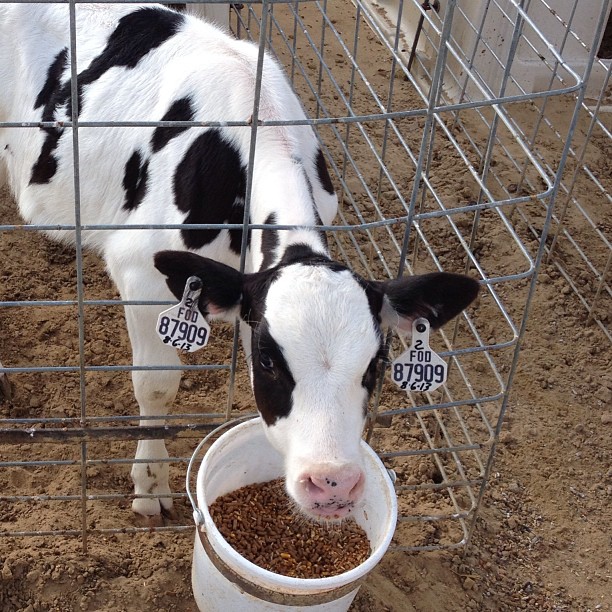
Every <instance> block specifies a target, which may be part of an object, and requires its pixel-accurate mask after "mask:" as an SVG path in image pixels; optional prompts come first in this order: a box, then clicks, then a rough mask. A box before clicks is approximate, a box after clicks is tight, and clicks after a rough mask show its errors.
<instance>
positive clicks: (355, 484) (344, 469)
mask: <svg viewBox="0 0 612 612" xmlns="http://www.w3.org/2000/svg"><path fill="white" fill-rule="evenodd" d="M364 485H365V477H364V475H363V472H362V471H361V470H360V469H359V468H358V467H357V466H353V465H346V466H340V467H337V466H330V465H320V466H317V467H316V468H315V469H312V470H310V471H309V472H306V473H304V474H302V475H301V476H300V478H299V486H300V488H301V489H302V493H303V496H304V501H305V502H306V504H307V505H308V507H309V509H310V510H311V511H312V512H313V513H315V514H318V515H320V516H323V517H338V518H340V517H343V516H346V515H347V514H348V513H350V512H351V510H352V508H353V507H354V506H355V503H356V502H358V501H359V500H360V498H361V495H362V494H363V489H364Z"/></svg>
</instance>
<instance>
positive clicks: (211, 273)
mask: <svg viewBox="0 0 612 612" xmlns="http://www.w3.org/2000/svg"><path fill="white" fill-rule="evenodd" d="M154 263H155V267H156V268H157V269H158V270H159V271H160V272H161V273H162V274H164V275H165V276H166V284H167V285H168V287H169V289H170V291H172V293H173V294H174V295H175V296H176V298H177V299H179V300H180V299H181V298H182V297H183V292H184V290H185V283H186V282H187V279H188V278H189V277H190V276H197V277H198V278H200V279H201V281H202V292H201V293H200V300H199V306H200V310H201V312H202V314H206V315H210V316H211V317H212V318H216V319H224V320H227V321H233V320H234V319H235V318H236V316H238V315H239V313H240V303H241V301H242V285H243V275H242V274H241V273H240V272H238V270H235V269H234V268H231V267H230V266H226V265H225V264H222V263H219V262H218V261H214V260H213V259H208V258H207V257H201V256H200V255H196V254H195V253H190V252H188V251H159V252H158V253H156V254H155V257H154Z"/></svg>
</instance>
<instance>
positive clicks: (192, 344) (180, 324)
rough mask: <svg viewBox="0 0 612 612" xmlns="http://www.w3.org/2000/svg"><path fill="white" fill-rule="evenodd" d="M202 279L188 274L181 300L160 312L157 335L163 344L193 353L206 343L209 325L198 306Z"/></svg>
mask: <svg viewBox="0 0 612 612" xmlns="http://www.w3.org/2000/svg"><path fill="white" fill-rule="evenodd" d="M201 291H202V279H200V278H198V277H197V276H190V277H189V278H188V279H187V282H186V283H185V291H184V292H183V298H182V299H181V301H180V302H179V303H178V304H176V306H172V308H168V310H164V311H163V312H161V313H160V315H159V317H158V319H157V335H158V336H159V337H160V338H161V341H162V342H163V343H164V344H168V345H170V346H173V347H174V348H177V349H179V350H180V351H185V352H188V353H193V352H195V351H197V350H199V349H201V348H203V347H204V346H206V344H207V343H208V337H209V335H210V325H209V324H208V321H207V320H206V319H205V318H204V315H203V314H202V313H201V312H200V309H199V308H198V298H199V297H200V292H201Z"/></svg>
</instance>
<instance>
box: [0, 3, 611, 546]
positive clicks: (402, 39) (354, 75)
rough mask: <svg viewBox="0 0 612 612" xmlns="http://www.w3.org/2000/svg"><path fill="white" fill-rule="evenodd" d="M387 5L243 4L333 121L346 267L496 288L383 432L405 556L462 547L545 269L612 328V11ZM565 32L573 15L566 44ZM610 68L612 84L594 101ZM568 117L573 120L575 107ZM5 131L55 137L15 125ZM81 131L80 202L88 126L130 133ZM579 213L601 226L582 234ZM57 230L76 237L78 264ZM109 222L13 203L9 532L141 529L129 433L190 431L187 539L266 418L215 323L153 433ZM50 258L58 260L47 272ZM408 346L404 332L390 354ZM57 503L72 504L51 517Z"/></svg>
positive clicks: (6, 293)
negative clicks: (44, 233) (204, 447)
mask: <svg viewBox="0 0 612 612" xmlns="http://www.w3.org/2000/svg"><path fill="white" fill-rule="evenodd" d="M204 4H206V3H204ZM211 4H219V3H211ZM388 4H389V6H385V7H383V8H384V10H382V9H381V8H380V7H379V6H377V5H374V4H373V3H371V2H365V1H362V0H355V1H354V2H353V3H347V2H324V1H321V2H314V1H311V2H257V3H249V2H247V3H243V4H242V5H233V6H232V8H231V9H228V11H229V15H230V18H229V25H230V28H231V30H232V31H233V32H234V34H235V35H236V36H238V37H240V38H245V39H252V40H255V41H260V44H261V45H262V46H265V47H266V48H267V49H268V50H269V51H270V52H271V53H272V54H273V55H275V56H276V57H277V58H278V59H279V60H280V62H281V63H282V64H283V65H284V66H285V68H286V71H287V73H288V74H289V76H290V78H291V81H292V84H293V86H294V88H295V90H296V91H297V92H298V93H299V96H300V99H301V101H302V103H303V105H304V107H305V109H306V111H307V114H308V117H309V120H308V123H310V124H312V125H313V126H314V127H315V129H316V131H317V135H318V137H319V139H320V142H321V145H322V148H323V151H324V153H325V156H326V159H327V161H328V164H329V166H330V170H331V173H332V179H333V182H334V184H335V186H336V188H337V189H338V192H339V194H340V197H341V208H340V212H339V215H338V217H337V219H336V223H335V225H333V226H331V227H325V229H326V230H327V231H328V233H329V237H330V243H331V245H332V251H333V253H334V255H335V256H336V257H337V258H338V259H339V260H341V261H344V262H346V263H347V264H350V266H351V267H352V268H353V269H355V270H356V271H357V272H359V273H360V274H362V275H363V276H365V277H368V278H378V279H383V278H395V277H397V276H399V275H402V274H412V273H421V272H426V271H434V270H445V271H453V272H466V273H468V274H470V275H472V276H473V277H475V278H477V279H478V280H479V281H480V282H481V284H482V293H481V296H480V298H479V300H478V303H477V304H475V305H474V306H473V307H471V308H470V309H469V310H468V311H467V312H466V313H465V314H464V315H462V316H461V317H460V318H459V319H458V320H457V322H456V323H454V324H452V325H448V326H447V327H446V328H445V329H444V330H443V331H442V332H440V333H438V334H436V335H435V338H433V340H432V342H433V348H434V349H435V350H437V352H438V353H439V354H440V355H441V356H442V357H443V358H444V359H445V360H446V361H447V362H448V365H449V378H448V381H447V383H446V384H445V385H444V387H443V388H442V389H440V390H438V391H435V392H433V393H418V392H411V393H406V392H404V391H400V390H398V389H396V388H395V387H394V385H393V384H392V383H391V382H390V380H389V372H388V371H386V372H383V374H382V378H381V381H380V384H379V387H378V392H377V394H376V398H375V401H374V402H373V405H372V407H371V414H370V419H369V424H368V427H367V431H366V435H367V438H368V440H369V441H370V443H371V444H372V445H373V446H374V448H375V449H376V450H377V451H378V452H379V454H380V456H381V457H382V458H383V459H384V461H385V463H386V464H387V465H388V466H389V467H390V468H392V469H393V470H394V471H395V473H396V475H397V482H396V487H397V491H398V495H399V498H400V525H399V527H398V533H397V536H396V540H395V546H396V547H397V548H400V549H404V550H429V549H434V548H441V547H444V548H450V547H459V546H463V545H464V544H465V543H466V542H467V541H468V539H469V536H470V532H471V528H472V526H473V522H474V518H475V516H476V512H477V509H478V505H479V503H480V500H481V497H482V493H483V490H484V487H485V485H486V481H487V477H488V472H489V470H490V468H491V462H492V459H493V456H494V451H495V445H496V442H497V438H498V435H499V431H500V427H501V425H502V422H503V419H504V413H505V409H506V405H507V402H508V396H509V393H510V390H511V386H512V380H513V376H514V372H515V368H516V363H517V359H518V354H519V346H520V341H521V338H522V334H523V332H524V330H525V325H526V322H527V317H528V312H529V304H530V300H531V299H532V296H533V292H534V288H535V280H536V272H537V270H538V266H539V264H540V262H541V261H542V259H543V258H544V257H546V258H549V259H550V260H551V261H553V262H554V263H555V265H556V266H557V267H558V269H559V271H560V272H561V273H562V274H563V276H564V277H565V278H566V280H568V281H569V283H570V286H571V288H572V290H573V291H575V292H576V293H577V294H578V295H579V297H580V299H581V301H582V303H583V304H584V306H585V313H586V314H585V317H587V316H588V317H589V318H592V319H593V320H594V321H595V322H596V324H597V325H598V326H600V327H601V328H602V329H604V330H605V331H606V333H607V334H608V337H610V332H609V316H610V315H609V313H610V296H611V290H610V284H609V267H610V222H609V211H610V174H609V173H606V170H605V168H604V160H601V159H597V158H593V157H592V156H591V154H590V146H591V143H592V142H594V141H598V143H601V142H604V141H605V143H606V144H605V146H607V147H609V146H610V121H609V117H610V115H609V114H606V112H605V111H606V107H607V108H608V109H609V105H610V98H609V95H610V94H609V77H610V62H609V61H607V62H606V61H604V60H600V59H598V58H597V55H596V53H597V48H598V43H599V39H600V38H601V35H602V33H603V28H604V26H605V22H606V19H607V15H608V13H609V8H610V7H609V4H610V3H609V2H602V4H601V11H600V14H599V17H598V20H597V22H596V27H595V28H594V30H592V31H591V32H590V34H591V35H592V36H593V38H592V39H589V40H585V39H584V38H583V36H584V34H583V33H582V31H581V32H580V34H579V33H578V30H577V28H574V24H573V21H572V19H573V16H574V15H575V13H576V8H577V5H578V0H575V1H574V3H573V4H572V3H570V4H571V6H570V7H569V8H570V14H569V15H568V16H560V15H559V13H558V12H555V11H554V10H553V9H552V8H551V7H550V6H549V5H548V4H547V3H546V2H545V1H544V0H541V1H539V0H533V1H532V2H523V1H519V0H516V1H514V0H506V1H501V0H499V1H493V0H491V1H490V2H486V3H469V2H456V1H453V0H448V1H447V2H444V3H442V6H441V7H440V9H439V12H436V11H435V10H432V8H431V7H430V6H429V3H419V2H416V1H411V2H396V3H388ZM432 4H434V3H432ZM70 5H71V7H74V3H70ZM476 5H478V6H476ZM349 13H350V18H349ZM340 16H341V17H342V19H340ZM551 16H552V17H551ZM544 17H546V20H547V21H546V24H547V25H546V28H547V30H546V31H545V30H543V27H544V26H543V22H542V19H544ZM549 19H556V20H557V21H556V22H555V24H554V26H555V28H556V29H555V30H554V32H552V31H551V27H552V26H551V25H550V23H549V22H548V20H549ZM419 22H420V26H419V28H417V27H416V26H415V25H414V24H415V23H419ZM407 23H408V24H409V25H407ZM340 24H341V25H340ZM492 24H503V37H504V38H505V39H507V43H506V44H504V45H500V44H498V43H499V36H500V35H499V33H497V34H493V33H492V31H493V28H492ZM417 33H418V40H416V39H415V37H416V35H417ZM73 36H74V31H73ZM547 36H553V37H554V38H555V44H552V43H551V42H550V41H549V39H548V38H547ZM576 45H578V46H579V47H581V48H583V49H584V51H585V54H586V61H585V63H584V65H581V66H578V67H576V66H575V64H574V63H573V62H572V57H571V54H570V51H572V50H573V49H574V47H575V46H576ZM412 50H414V52H412V53H411V51H412ZM534 62H537V64H538V66H539V67H540V68H541V67H543V68H544V75H545V77H542V76H539V77H538V78H537V79H534V78H533V74H532V72H531V71H530V70H529V69H526V68H525V67H526V66H527V67H529V66H531V65H532V64H533V63H534ZM594 67H596V68H597V70H598V72H599V73H603V74H605V76H604V78H603V81H602V84H601V86H600V87H599V88H595V90H594V89H593V86H592V81H591V80H590V79H589V77H590V75H591V71H593V69H594ZM74 70H76V68H75V69H74ZM587 84H588V85H589V87H590V89H589V91H588V92H587V90H586V87H587ZM593 91H595V93H593ZM587 93H588V94H589V96H590V97H587ZM561 106H563V107H564V108H565V110H566V111H567V109H568V108H569V109H570V112H569V113H568V112H566V113H565V114H564V115H563V118H562V117H561V114H560V113H559V108H560V107H561ZM256 115H257V108H255V109H254V118H252V119H251V121H250V122H248V121H246V120H245V121H243V122H236V126H244V125H252V127H253V133H254V134H256V131H257V129H258V128H259V127H261V126H264V125H266V124H269V123H270V122H267V123H266V122H259V123H258V121H257V117H256ZM112 125H113V127H114V129H137V128H138V127H143V126H145V125H156V126H157V125H175V126H182V127H188V126H191V127H193V126H194V124H193V123H189V122H186V123H185V125H184V126H183V124H171V123H167V122H166V123H163V122H153V123H151V124H148V123H143V122H129V121H126V122H122V123H114V124H112ZM197 125H200V126H201V125H202V124H197ZM209 125H215V122H214V121H211V122H210V123H209ZM0 127H7V128H10V129H40V127H45V126H44V125H43V124H40V123H37V124H32V125H29V124H24V122H20V121H19V118H14V120H12V121H11V122H5V123H4V124H0ZM47 127H48V126H47ZM65 127H66V128H72V132H73V136H74V151H75V159H76V160H77V162H76V164H75V193H76V207H77V211H78V197H79V188H80V185H79V155H78V152H79V150H78V144H79V141H78V135H79V131H80V130H84V129H92V130H93V129H99V128H104V127H109V124H105V123H103V122H97V123H95V122H94V123H89V124H87V123H78V122H74V123H73V122H68V123H66V125H65ZM230 127H231V126H230ZM587 182H588V183H592V184H594V185H596V187H597V192H598V194H599V198H600V202H598V203H596V204H589V205H588V206H587V205H586V204H585V203H584V202H582V201H581V198H580V194H581V191H582V189H581V185H583V184H584V183H587ZM3 195H4V198H5V199H7V200H8V194H7V193H4V194H3ZM11 210H12V209H11ZM577 217H580V218H581V219H586V221H587V223H586V226H585V224H584V223H581V227H583V228H584V227H586V228H587V229H586V230H581V232H580V233H577V232H576V231H575V230H574V227H575V224H574V223H573V220H574V219H575V218H577ZM147 227H149V226H147ZM181 227H184V226H181ZM193 227H194V228H197V229H216V228H217V226H215V225H214V224H213V225H194V226H193ZM223 227H228V226H223ZM232 227H234V226H232ZM240 227H242V226H239V225H237V226H236V228H240ZM257 227H259V226H257ZM37 229H38V230H41V229H42V230H53V229H64V230H68V231H73V232H76V235H77V254H76V258H74V256H73V254H72V253H71V252H69V251H67V250H65V249H63V248H62V247H58V246H55V245H53V244H51V243H49V242H47V241H45V240H44V239H43V238H41V237H40V235H39V234H36V233H34V232H33V231H32V230H37ZM112 229H116V228H115V227H114V226H112V225H107V226H101V225H100V226H87V225H85V226H81V225H80V224H79V219H78V214H77V222H76V223H75V225H74V226H66V227H62V228H57V227H49V226H28V225H24V224H23V223H22V221H20V220H19V218H18V217H17V215H16V213H15V212H14V211H12V212H11V213H10V216H9V217H7V218H3V219H2V225H0V237H1V240H2V241H6V243H8V244H10V245H11V248H14V251H15V253H25V255H22V256H16V257H14V258H11V260H10V261H6V262H5V261H3V262H2V266H1V269H0V274H3V275H4V277H3V278H4V279H5V280H6V281H7V282H6V283H5V285H6V286H7V287H8V286H9V283H8V281H9V280H11V281H13V280H14V278H16V279H18V280H17V282H11V283H10V289H7V290H5V289H2V286H1V285H0V291H1V293H0V326H1V327H2V329H3V330H4V332H3V333H4V338H5V342H4V345H3V347H2V349H1V353H0V358H2V360H3V363H4V366H5V367H3V368H2V369H1V370H0V371H2V372H6V373H7V374H9V375H10V376H11V379H12V384H13V386H14V387H15V389H16V399H15V400H14V401H13V402H11V403H8V404H5V405H7V406H9V407H8V408H6V409H3V410H2V413H1V418H0V469H1V470H2V471H4V472H5V474H6V478H5V482H6V483H8V484H7V486H6V487H5V488H4V489H3V492H2V495H0V501H1V502H2V504H4V506H5V508H7V509H8V510H6V511H5V513H4V517H3V519H2V531H1V534H2V535H4V536H18V535H22V536H26V535H27V536H33V535H45V536H51V535H58V536H78V537H80V538H82V540H83V542H84V543H85V542H86V540H87V536H88V534H92V533H95V534H109V533H110V534H112V533H126V532H138V531H139V530H141V529H142V528H140V527H136V526H134V523H133V520H132V518H131V513H130V510H129V503H128V502H129V501H130V500H131V499H132V497H133V495H131V494H130V493H129V491H130V490H131V483H130V481H129V474H128V472H129V469H128V468H129V466H130V465H131V464H132V463H133V462H134V459H133V458H132V453H133V447H134V444H135V442H132V441H135V440H137V439H145V438H146V439H152V438H165V439H168V440H170V443H169V448H170V457H168V458H167V459H163V461H164V462H167V463H169V464H170V466H171V480H172V482H173V490H174V491H178V493H175V494H174V497H176V498H177V500H178V502H179V511H178V517H177V518H176V519H175V520H174V521H173V522H172V524H170V525H168V526H165V527H158V529H161V530H162V531H163V530H169V531H172V530H175V531H176V530H187V529H190V528H191V525H192V522H191V514H190V511H189V508H188V506H187V505H186V504H185V499H184V493H181V491H183V490H184V475H185V465H186V463H187V461H188V460H189V457H190V455H191V452H192V451H193V448H194V447H195V445H196V443H197V441H198V439H200V438H202V437H203V435H204V432H206V431H208V430H210V429H212V428H213V427H215V426H216V425H217V424H218V423H220V422H222V421H223V420H225V419H228V418H230V417H233V416H237V415H244V414H247V413H249V412H252V411H253V403H252V401H251V399H250V389H249V383H248V380H247V378H248V377H247V375H246V368H245V367H244V366H243V361H244V358H243V356H242V354H241V351H240V349H239V345H238V341H237V330H235V329H234V328H232V327H231V326H218V327H216V328H215V333H214V338H213V340H212V341H211V345H210V347H208V348H207V349H206V351H204V352H203V353H199V354H197V355H196V356H189V357H186V358H185V359H184V366H183V367H182V369H183V370H184V371H185V375H184V378H183V382H182V387H181V391H180V393H179V396H178V398H177V401H176V404H175V407H174V410H173V412H172V413H171V414H170V415H169V416H168V417H165V418H164V421H167V422H164V423H163V424H160V425H159V426H155V425H150V424H149V425H148V426H147V427H146V428H142V427H140V426H139V424H138V423H139V416H138V414H137V408H136V404H135V401H134V400H133V399H132V396H131V391H130V387H129V377H130V372H131V371H133V370H134V366H132V365H131V360H130V352H129V346H128V343H127V332H126V330H125V328H124V323H123V320H122V310H123V306H124V305H125V304H126V302H122V301H120V300H119V297H118V294H117V292H116V291H115V290H114V288H113V287H112V286H111V284H110V282H109V281H108V280H107V279H106V277H105V275H104V271H103V269H102V267H101V266H100V263H99V261H98V260H97V259H96V258H95V257H94V256H92V255H90V254H88V253H86V252H84V251H83V249H82V248H81V242H80V235H81V233H82V232H87V231H101V232H104V231H109V230H112ZM139 229H143V227H142V226H131V227H130V226H128V227H125V228H124V229H123V230H122V231H132V232H136V231H138V230H139ZM160 229H163V228H160ZM248 229H253V227H251V228H248ZM274 229H275V230H278V229H279V227H278V226H276V227H275V228H274ZM281 229H282V228H281ZM594 244H596V245H597V248H593V246H594ZM34 257H41V258H43V259H44V260H45V261H46V262H47V268H46V269H44V268H43V269H40V268H37V269H36V270H35V271H31V270H29V268H28V262H29V261H30V260H31V258H34ZM60 272H61V275H62V276H61V277H59V276H58V274H59V273H60ZM13 277H14V278H13ZM15 287H18V290H16V289H15ZM510 296H512V300H509V299H508V298H509V297H510ZM145 303H146V302H145ZM517 304H518V306H517ZM23 330H30V331H29V332H24V331H23ZM32 330H33V331H32ZM28 334H30V335H28ZM405 348H406V345H405V343H403V342H402V341H400V340H399V339H398V338H390V339H389V350H390V357H391V358H392V357H394V356H397V355H399V354H400V353H401V352H402V351H403V350H404V349H405ZM148 369H156V366H154V365H153V366H150V367H148ZM58 380H61V383H60V385H59V386H58V385H57V382H58ZM160 419H161V417H160ZM152 420H154V419H152ZM24 483H27V485H28V487H27V489H28V491H29V492H28V493H27V494H24V493H23V490H24V487H23V486H24ZM151 496H154V495H153V494H151ZM51 507H53V508H57V507H61V509H62V511H61V512H60V513H53V514H49V515H46V514H45V509H46V508H51ZM24 509H25V514H26V515H30V516H31V521H30V522H29V523H27V522H26V523H25V524H24V523H23V522H20V524H19V527H18V528H16V529H14V528H12V527H11V517H12V516H14V515H15V514H16V513H19V512H24ZM75 517H78V520H77V519H76V518H75ZM109 517H112V518H109Z"/></svg>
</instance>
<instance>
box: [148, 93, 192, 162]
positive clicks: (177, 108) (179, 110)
mask: <svg viewBox="0 0 612 612" xmlns="http://www.w3.org/2000/svg"><path fill="white" fill-rule="evenodd" d="M193 118H194V112H193V108H192V107H191V101H190V100H189V98H181V99H180V100H175V101H174V102H173V103H172V104H171V106H170V108H169V109H168V110H167V111H166V114H165V115H164V116H163V117H162V118H161V120H162V121H193ZM188 129H189V128H186V127H158V128H155V131H154V132H153V136H152V138H151V148H152V149H153V153H157V152H158V151H161V149H163V148H164V147H165V146H166V145H167V144H168V143H169V142H170V141H171V140H172V139H173V138H176V137H177V136H178V135H179V134H180V133H181V132H184V131H185V130H188Z"/></svg>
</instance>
